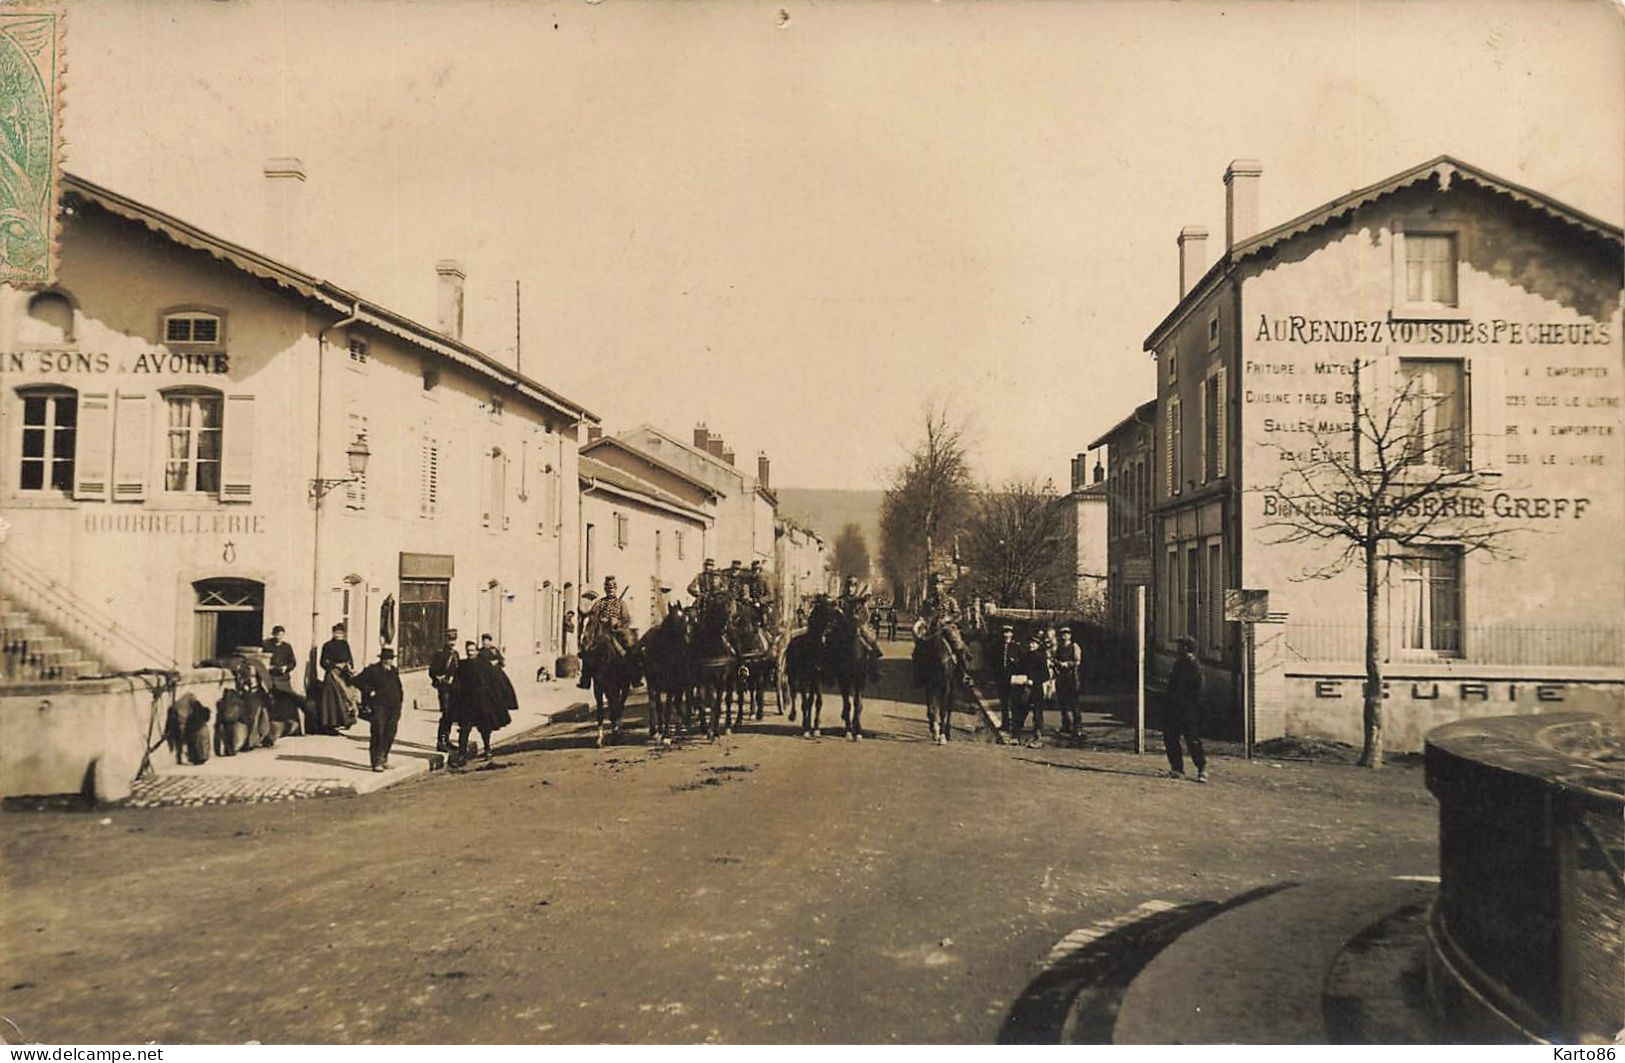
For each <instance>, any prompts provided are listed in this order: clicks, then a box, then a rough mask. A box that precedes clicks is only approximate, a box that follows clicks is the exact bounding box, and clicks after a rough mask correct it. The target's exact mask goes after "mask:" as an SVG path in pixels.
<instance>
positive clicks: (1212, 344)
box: [1207, 308, 1219, 351]
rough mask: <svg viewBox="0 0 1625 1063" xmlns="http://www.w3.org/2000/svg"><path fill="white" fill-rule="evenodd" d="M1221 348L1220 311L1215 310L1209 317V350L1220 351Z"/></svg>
mask: <svg viewBox="0 0 1625 1063" xmlns="http://www.w3.org/2000/svg"><path fill="white" fill-rule="evenodd" d="M1218 347H1219V311H1218V310H1217V309H1216V308H1215V309H1214V311H1213V313H1211V314H1209V315H1208V316H1207V349H1208V350H1210V351H1213V350H1218Z"/></svg>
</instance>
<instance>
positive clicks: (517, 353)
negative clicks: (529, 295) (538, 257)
mask: <svg viewBox="0 0 1625 1063" xmlns="http://www.w3.org/2000/svg"><path fill="white" fill-rule="evenodd" d="M521 324H522V322H521V319H520V312H519V282H518V281H514V282H513V371H514V372H515V373H522V372H524V369H523V368H522V367H523V366H524V364H525V363H524V356H523V354H522V353H521V352H523V350H524V348H523V347H522V346H521V345H520V341H521V340H522V339H523V335H524V334H523V331H522V329H521V327H520V326H521Z"/></svg>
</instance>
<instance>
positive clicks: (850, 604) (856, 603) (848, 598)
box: [838, 576, 880, 682]
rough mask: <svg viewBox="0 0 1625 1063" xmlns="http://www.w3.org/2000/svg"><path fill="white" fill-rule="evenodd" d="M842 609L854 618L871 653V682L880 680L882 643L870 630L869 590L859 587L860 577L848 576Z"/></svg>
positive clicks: (859, 635) (854, 624) (841, 602)
mask: <svg viewBox="0 0 1625 1063" xmlns="http://www.w3.org/2000/svg"><path fill="white" fill-rule="evenodd" d="M838 604H839V605H840V609H841V611H842V612H843V613H845V614H846V615H847V616H849V617H851V618H852V626H853V627H854V628H856V629H857V632H858V638H860V639H862V640H863V647H864V651H865V652H866V653H867V654H868V655H869V679H870V681H871V682H879V681H880V665H879V664H878V662H879V660H880V643H879V642H877V641H876V640H875V633H874V632H872V631H870V630H869V591H868V590H867V589H863V590H859V589H858V577H856V576H848V577H846V587H845V589H843V590H842V591H841V600H840V602H839V603H838Z"/></svg>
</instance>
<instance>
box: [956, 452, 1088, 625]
mask: <svg viewBox="0 0 1625 1063" xmlns="http://www.w3.org/2000/svg"><path fill="white" fill-rule="evenodd" d="M1066 531H1067V520H1066V513H1065V511H1064V510H1063V509H1062V508H1061V506H1060V504H1059V501H1058V499H1057V498H1056V495H1055V489H1054V485H1053V484H1045V485H1044V486H1042V487H1040V486H1039V485H1038V483H1037V481H1035V480H1011V481H1009V482H1007V483H1005V484H1004V485H1002V486H1000V487H998V488H992V489H989V490H986V491H983V492H982V493H981V495H980V496H978V498H977V500H976V508H975V510H974V511H973V512H972V513H971V516H970V518H969V519H968V520H967V521H966V522H965V527H964V530H963V532H962V533H961V534H960V537H959V545H960V552H961V558H962V560H963V561H964V562H965V564H966V565H967V566H968V567H969V569H970V573H969V577H968V582H969V584H970V588H971V589H972V590H974V591H975V592H976V593H978V594H982V595H985V596H987V597H990V598H992V599H993V600H994V601H996V602H999V603H1000V604H1003V605H1013V604H1016V603H1019V602H1027V601H1035V602H1036V603H1040V604H1043V605H1045V606H1054V605H1062V604H1067V605H1070V604H1071V602H1070V596H1069V595H1068V593H1067V592H1068V590H1069V587H1068V582H1069V580H1068V570H1067V567H1066V565H1065V564H1064V562H1065V559H1066V552H1065V547H1066Z"/></svg>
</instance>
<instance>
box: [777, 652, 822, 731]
mask: <svg viewBox="0 0 1625 1063" xmlns="http://www.w3.org/2000/svg"><path fill="white" fill-rule="evenodd" d="M822 652H823V646H822V644H821V643H820V642H819V640H818V639H816V638H814V637H813V635H812V632H810V631H800V632H797V633H796V634H795V635H793V636H792V637H791V639H790V641H789V642H788V643H786V644H785V647H784V669H783V675H784V680H785V686H784V689H785V690H786V691H788V693H789V695H790V722H791V723H795V722H796V704H797V699H798V698H799V699H800V705H801V719H802V726H801V733H802V736H803V737H805V738H817V737H818V725H819V723H820V722H821V719H822V715H823V710H824V688H823V686H822V685H820V682H819V674H818V660H819V657H820V656H821V655H822Z"/></svg>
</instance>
